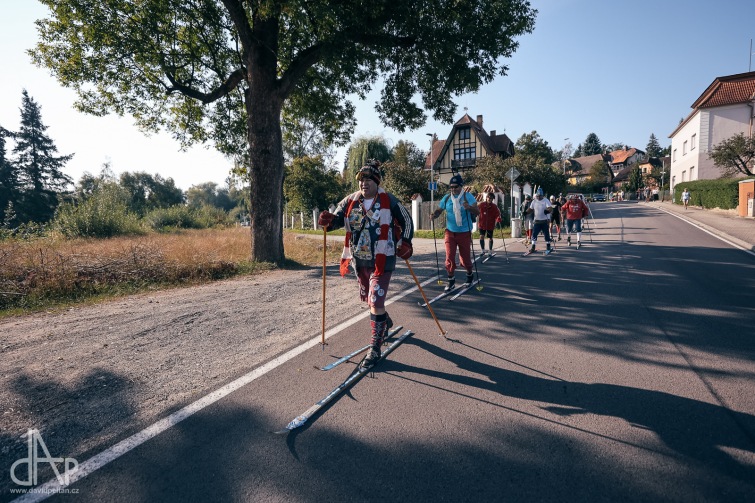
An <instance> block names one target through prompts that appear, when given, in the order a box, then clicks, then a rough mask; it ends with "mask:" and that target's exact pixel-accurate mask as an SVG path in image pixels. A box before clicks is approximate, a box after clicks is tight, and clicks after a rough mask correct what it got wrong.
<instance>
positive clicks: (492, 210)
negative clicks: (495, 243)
mask: <svg viewBox="0 0 755 503" xmlns="http://www.w3.org/2000/svg"><path fill="white" fill-rule="evenodd" d="M477 208H479V210H480V217H479V218H478V220H477V226H478V227H479V228H480V229H481V230H484V231H492V230H495V223H496V222H498V220H499V219H500V218H501V211H500V210H499V209H498V206H496V205H495V204H494V203H489V202H487V201H485V202H482V203H480V204H478V205H477Z"/></svg>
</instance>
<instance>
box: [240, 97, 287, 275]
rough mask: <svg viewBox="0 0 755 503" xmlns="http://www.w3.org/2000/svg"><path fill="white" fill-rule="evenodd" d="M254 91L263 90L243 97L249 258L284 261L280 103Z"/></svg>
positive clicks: (276, 261)
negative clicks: (261, 96)
mask: <svg viewBox="0 0 755 503" xmlns="http://www.w3.org/2000/svg"><path fill="white" fill-rule="evenodd" d="M255 94H262V93H255V92H253V91H252V90H249V92H247V99H246V101H247V104H246V109H247V114H248V116H249V119H248V122H249V133H248V135H249V136H248V138H249V159H250V164H251V165H250V166H249V173H250V181H251V188H250V191H251V194H250V195H251V214H252V215H251V232H252V257H251V258H252V260H254V261H261V262H274V263H276V264H278V265H283V260H284V254H283V220H282V218H283V210H282V208H283V141H282V135H281V127H280V107H279V106H276V105H275V104H274V103H271V100H269V99H268V100H263V99H261V98H260V96H255ZM266 94H267V96H269V95H270V93H266ZM250 102H251V103H250Z"/></svg>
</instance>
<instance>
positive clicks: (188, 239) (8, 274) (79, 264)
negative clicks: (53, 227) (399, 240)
mask: <svg viewBox="0 0 755 503" xmlns="http://www.w3.org/2000/svg"><path fill="white" fill-rule="evenodd" d="M250 239H251V238H250V233H249V229H248V228H242V227H237V228H227V229H205V230H186V231H180V232H176V233H170V234H158V233H153V234H149V235H147V236H135V237H116V238H111V239H74V240H69V239H63V238H56V237H48V238H40V239H33V240H28V241H13V240H6V241H0V316H3V315H11V314H19V313H23V312H28V311H30V310H39V309H46V308H50V307H53V306H65V305H68V304H70V303H76V302H87V301H93V300H98V299H101V298H105V297H111V296H117V295H123V294H129V293H135V292H140V291H145V290H150V289H156V288H166V287H171V286H178V285H187V284H197V283H202V282H206V281H212V280H216V279H222V278H228V277H232V276H237V275H243V274H255V273H260V272H264V271H266V270H270V269H273V268H274V267H275V266H274V265H273V264H266V263H255V262H252V261H251V260H250V259H249V255H250ZM283 244H284V249H285V253H286V260H287V261H286V265H285V267H292V268H294V267H301V266H309V265H319V264H322V260H323V249H322V246H323V245H322V241H321V240H317V239H314V238H313V239H309V238H302V237H297V236H296V235H295V234H294V233H289V232H286V233H284V239H283ZM341 247H342V245H341V244H340V243H328V250H327V256H328V261H329V262H337V261H338V258H339V257H340V254H341Z"/></svg>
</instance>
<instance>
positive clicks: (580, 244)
mask: <svg viewBox="0 0 755 503" xmlns="http://www.w3.org/2000/svg"><path fill="white" fill-rule="evenodd" d="M580 246H582V243H580V242H579V241H577V250H579V247H580Z"/></svg>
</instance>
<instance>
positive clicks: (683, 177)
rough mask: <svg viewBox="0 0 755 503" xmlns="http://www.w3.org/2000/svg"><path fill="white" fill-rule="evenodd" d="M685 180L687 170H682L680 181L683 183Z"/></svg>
mask: <svg viewBox="0 0 755 503" xmlns="http://www.w3.org/2000/svg"><path fill="white" fill-rule="evenodd" d="M686 181H687V172H686V171H682V183H684V182H686Z"/></svg>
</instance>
